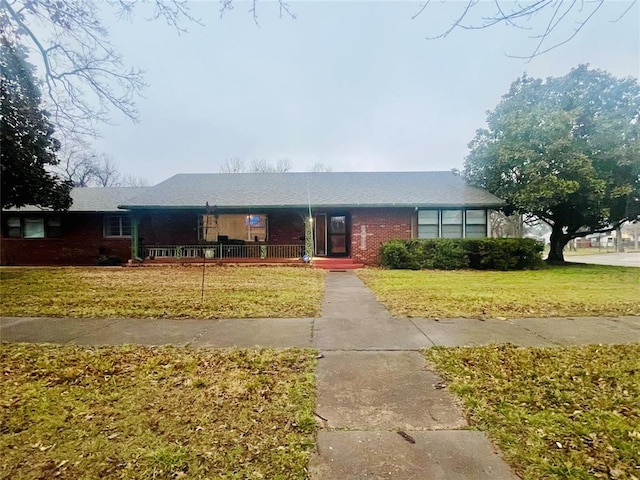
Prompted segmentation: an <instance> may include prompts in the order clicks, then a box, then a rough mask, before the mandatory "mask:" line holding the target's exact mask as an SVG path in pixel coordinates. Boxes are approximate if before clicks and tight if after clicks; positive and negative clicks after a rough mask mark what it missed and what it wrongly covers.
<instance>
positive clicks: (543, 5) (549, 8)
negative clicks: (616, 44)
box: [412, 0, 637, 60]
mask: <svg viewBox="0 0 640 480" xmlns="http://www.w3.org/2000/svg"><path fill="white" fill-rule="evenodd" d="M434 3H435V2H432V0H426V1H425V2H424V3H423V4H422V5H420V8H419V10H418V12H417V13H416V14H415V15H414V16H413V17H412V18H413V19H416V18H417V17H419V16H420V15H422V14H423V13H424V12H425V11H427V10H429V9H432V8H436V7H435V6H434V5H433V4H434ZM438 3H439V4H441V3H443V2H438ZM452 3H455V4H456V5H458V6H459V8H460V11H459V14H458V15H457V16H456V17H455V19H454V20H453V22H452V23H450V24H449V25H447V26H446V28H444V30H442V31H441V33H439V34H436V35H433V36H429V37H427V38H428V39H435V38H443V37H446V36H447V35H449V34H450V33H452V32H453V31H454V30H458V29H463V30H479V29H484V28H489V27H493V26H494V25H500V24H501V25H504V26H507V27H511V28H516V29H520V30H523V31H525V32H529V36H530V37H531V38H532V39H535V41H536V46H535V48H534V50H533V51H532V52H530V53H528V54H526V55H510V56H512V57H515V58H524V59H529V60H530V59H532V58H534V57H537V56H539V55H543V54H545V53H547V52H549V51H551V50H553V49H555V48H558V47H560V46H562V45H564V44H566V43H568V42H570V41H571V40H572V39H573V38H574V37H575V36H576V35H578V34H579V33H580V31H581V30H582V29H583V28H584V27H585V25H586V24H587V23H588V22H589V21H590V20H592V19H593V18H594V17H595V16H596V15H597V14H598V13H599V12H600V9H601V8H602V6H603V5H604V3H605V0H592V1H589V2H585V1H578V0H572V1H569V2H564V1H562V0H524V1H520V2H513V1H512V0H493V2H480V1H479V0H466V1H463V2H452ZM625 3H626V2H625ZM625 3H622V2H621V3H620V4H619V11H618V12H617V15H616V17H614V18H612V19H610V21H613V22H617V21H618V20H620V19H621V18H622V17H623V16H625V15H626V14H627V13H628V12H629V11H630V10H631V9H632V8H633V7H634V5H635V4H636V3H637V0H632V1H631V2H630V3H629V4H625ZM489 7H492V8H493V13H489V14H487V10H486V9H487V8H489ZM476 13H479V15H476ZM564 27H569V28H568V29H567V30H563V29H564Z"/></svg>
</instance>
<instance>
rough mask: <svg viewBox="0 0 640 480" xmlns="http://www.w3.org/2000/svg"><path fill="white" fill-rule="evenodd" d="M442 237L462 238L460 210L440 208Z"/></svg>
mask: <svg viewBox="0 0 640 480" xmlns="http://www.w3.org/2000/svg"><path fill="white" fill-rule="evenodd" d="M442 238H462V210H442Z"/></svg>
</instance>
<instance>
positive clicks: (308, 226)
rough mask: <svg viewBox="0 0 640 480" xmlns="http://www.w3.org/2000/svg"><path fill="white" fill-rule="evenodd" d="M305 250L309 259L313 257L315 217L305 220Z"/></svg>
mask: <svg viewBox="0 0 640 480" xmlns="http://www.w3.org/2000/svg"><path fill="white" fill-rule="evenodd" d="M304 250H305V253H306V254H307V255H309V257H313V253H314V252H313V217H311V216H309V217H306V218H305V219H304Z"/></svg>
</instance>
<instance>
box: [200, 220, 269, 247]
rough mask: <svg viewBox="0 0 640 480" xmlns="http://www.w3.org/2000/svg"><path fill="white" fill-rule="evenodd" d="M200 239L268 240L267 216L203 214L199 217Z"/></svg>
mask: <svg viewBox="0 0 640 480" xmlns="http://www.w3.org/2000/svg"><path fill="white" fill-rule="evenodd" d="M198 239H199V240H204V241H206V242H217V241H219V240H222V239H225V240H243V241H248V242H265V241H266V240H267V216H266V215H246V214H224V215H201V216H200V218H199V219H198Z"/></svg>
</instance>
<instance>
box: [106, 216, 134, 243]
mask: <svg viewBox="0 0 640 480" xmlns="http://www.w3.org/2000/svg"><path fill="white" fill-rule="evenodd" d="M111 218H117V219H118V223H119V230H120V234H119V235H107V225H108V223H109V219H111ZM123 218H127V219H129V222H130V223H132V222H131V218H130V217H127V216H126V215H105V216H104V217H103V220H102V236H103V237H104V238H131V234H129V235H123V234H122V230H123V229H122V219H123Z"/></svg>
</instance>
